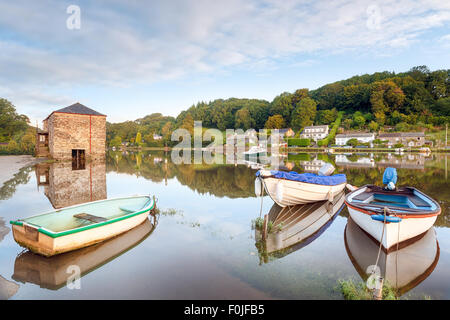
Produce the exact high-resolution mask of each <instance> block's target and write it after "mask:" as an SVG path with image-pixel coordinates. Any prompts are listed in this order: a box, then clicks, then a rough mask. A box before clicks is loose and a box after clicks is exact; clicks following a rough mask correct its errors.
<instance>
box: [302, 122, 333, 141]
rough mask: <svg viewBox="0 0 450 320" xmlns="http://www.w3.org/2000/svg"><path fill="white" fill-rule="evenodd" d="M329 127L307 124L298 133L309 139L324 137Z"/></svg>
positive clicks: (315, 139)
mask: <svg viewBox="0 0 450 320" xmlns="http://www.w3.org/2000/svg"><path fill="white" fill-rule="evenodd" d="M328 132H329V128H328V126H327V125H323V126H307V127H305V128H304V129H303V132H302V133H301V134H300V138H302V139H311V140H314V141H317V140H321V139H325V138H326V137H327V136H328Z"/></svg>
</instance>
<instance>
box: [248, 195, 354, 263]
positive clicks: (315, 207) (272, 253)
mask: <svg viewBox="0 0 450 320" xmlns="http://www.w3.org/2000/svg"><path fill="white" fill-rule="evenodd" d="M344 198H345V193H344V191H342V192H341V193H340V194H338V195H337V196H336V197H335V198H334V199H333V202H330V201H319V202H314V203H307V204H300V205H296V206H291V207H284V208H282V207H280V206H278V205H277V204H276V203H274V204H273V206H272V208H271V209H270V211H269V213H268V221H269V222H271V224H272V231H271V232H270V233H269V234H268V235H267V238H266V239H265V240H264V239H263V237H262V232H261V231H260V230H258V229H257V228H255V239H256V241H257V242H256V246H257V247H258V249H259V253H260V258H261V260H262V261H264V262H268V261H270V260H272V259H273V258H277V259H279V258H282V257H284V256H286V255H288V254H290V253H292V252H294V251H297V250H299V249H301V248H303V247H305V246H306V245H308V244H310V243H311V242H313V241H314V240H315V239H317V238H318V237H319V236H320V235H321V234H322V233H323V232H324V231H325V230H326V229H327V228H328V227H329V226H330V225H331V223H332V222H333V221H334V219H335V218H336V216H337V215H338V214H339V212H341V210H342V209H343V207H344V206H345V204H344ZM261 243H262V244H263V246H261V245H260V244H261Z"/></svg>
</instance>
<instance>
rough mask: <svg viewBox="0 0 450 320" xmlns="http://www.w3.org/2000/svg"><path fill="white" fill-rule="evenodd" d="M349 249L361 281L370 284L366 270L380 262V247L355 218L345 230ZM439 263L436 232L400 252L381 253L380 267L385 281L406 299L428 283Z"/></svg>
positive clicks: (431, 232)
mask: <svg viewBox="0 0 450 320" xmlns="http://www.w3.org/2000/svg"><path fill="white" fill-rule="evenodd" d="M344 238H345V248H346V250H347V254H348V256H349V258H350V260H351V261H352V263H353V266H354V267H355V269H356V271H357V272H358V273H359V275H360V276H361V278H362V279H363V280H364V281H366V280H367V278H368V277H369V275H368V274H367V273H366V270H367V269H368V267H369V266H371V265H374V264H375V261H376V259H377V255H378V250H379V244H378V243H376V242H375V240H373V239H372V238H371V237H370V236H369V235H367V234H366V233H365V232H364V231H363V230H362V229H361V228H360V227H359V226H358V225H357V224H356V223H355V222H354V221H353V220H352V219H351V218H349V219H348V222H347V226H346V228H345V235H344ZM438 260H439V243H438V241H437V239H436V232H435V230H434V228H431V229H429V230H428V231H427V232H425V233H424V234H423V236H422V237H421V238H420V239H418V240H416V241H414V242H412V243H409V244H408V245H406V246H404V247H403V248H400V249H399V250H397V251H390V252H389V253H386V251H383V250H382V251H381V253H380V258H379V262H378V266H379V268H380V272H381V276H382V277H384V279H385V281H387V282H388V283H389V284H390V285H391V286H392V287H393V288H395V289H397V291H398V294H399V295H403V294H405V293H406V292H408V291H410V290H411V289H413V288H414V287H416V286H417V285H418V284H419V283H421V282H422V281H423V280H425V279H426V278H427V277H428V276H429V275H430V274H431V273H432V272H433V270H434V268H435V267H436V265H437V263H438Z"/></svg>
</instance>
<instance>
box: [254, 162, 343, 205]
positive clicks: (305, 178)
mask: <svg viewBox="0 0 450 320" xmlns="http://www.w3.org/2000/svg"><path fill="white" fill-rule="evenodd" d="M256 176H257V178H256V181H255V193H256V194H257V195H261V194H262V193H261V192H260V190H261V191H262V188H261V187H260V186H259V187H258V184H259V185H262V186H263V187H264V190H265V191H266V192H267V193H268V194H269V196H270V198H271V199H272V200H273V201H274V202H275V203H276V204H278V205H279V206H280V207H286V206H293V205H297V204H305V203H311V202H317V201H324V200H328V201H333V199H334V197H335V196H337V195H338V194H339V193H341V192H342V191H343V190H344V189H345V185H346V183H347V180H346V177H345V175H344V174H335V175H333V176H319V175H317V174H314V173H302V174H299V173H296V172H292V171H291V172H283V171H277V170H270V171H269V170H259V171H258V172H257V173H256ZM258 189H260V190H258ZM258 192H259V193H260V194H258Z"/></svg>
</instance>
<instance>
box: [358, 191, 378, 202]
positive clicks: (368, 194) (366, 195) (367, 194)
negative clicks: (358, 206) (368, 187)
mask: <svg viewBox="0 0 450 320" xmlns="http://www.w3.org/2000/svg"><path fill="white" fill-rule="evenodd" d="M372 195H373V193H371V192H362V193H360V194H358V195H356V196H354V197H353V200H359V201H364V200H367V199H369V198H370V197H371V196H372Z"/></svg>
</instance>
